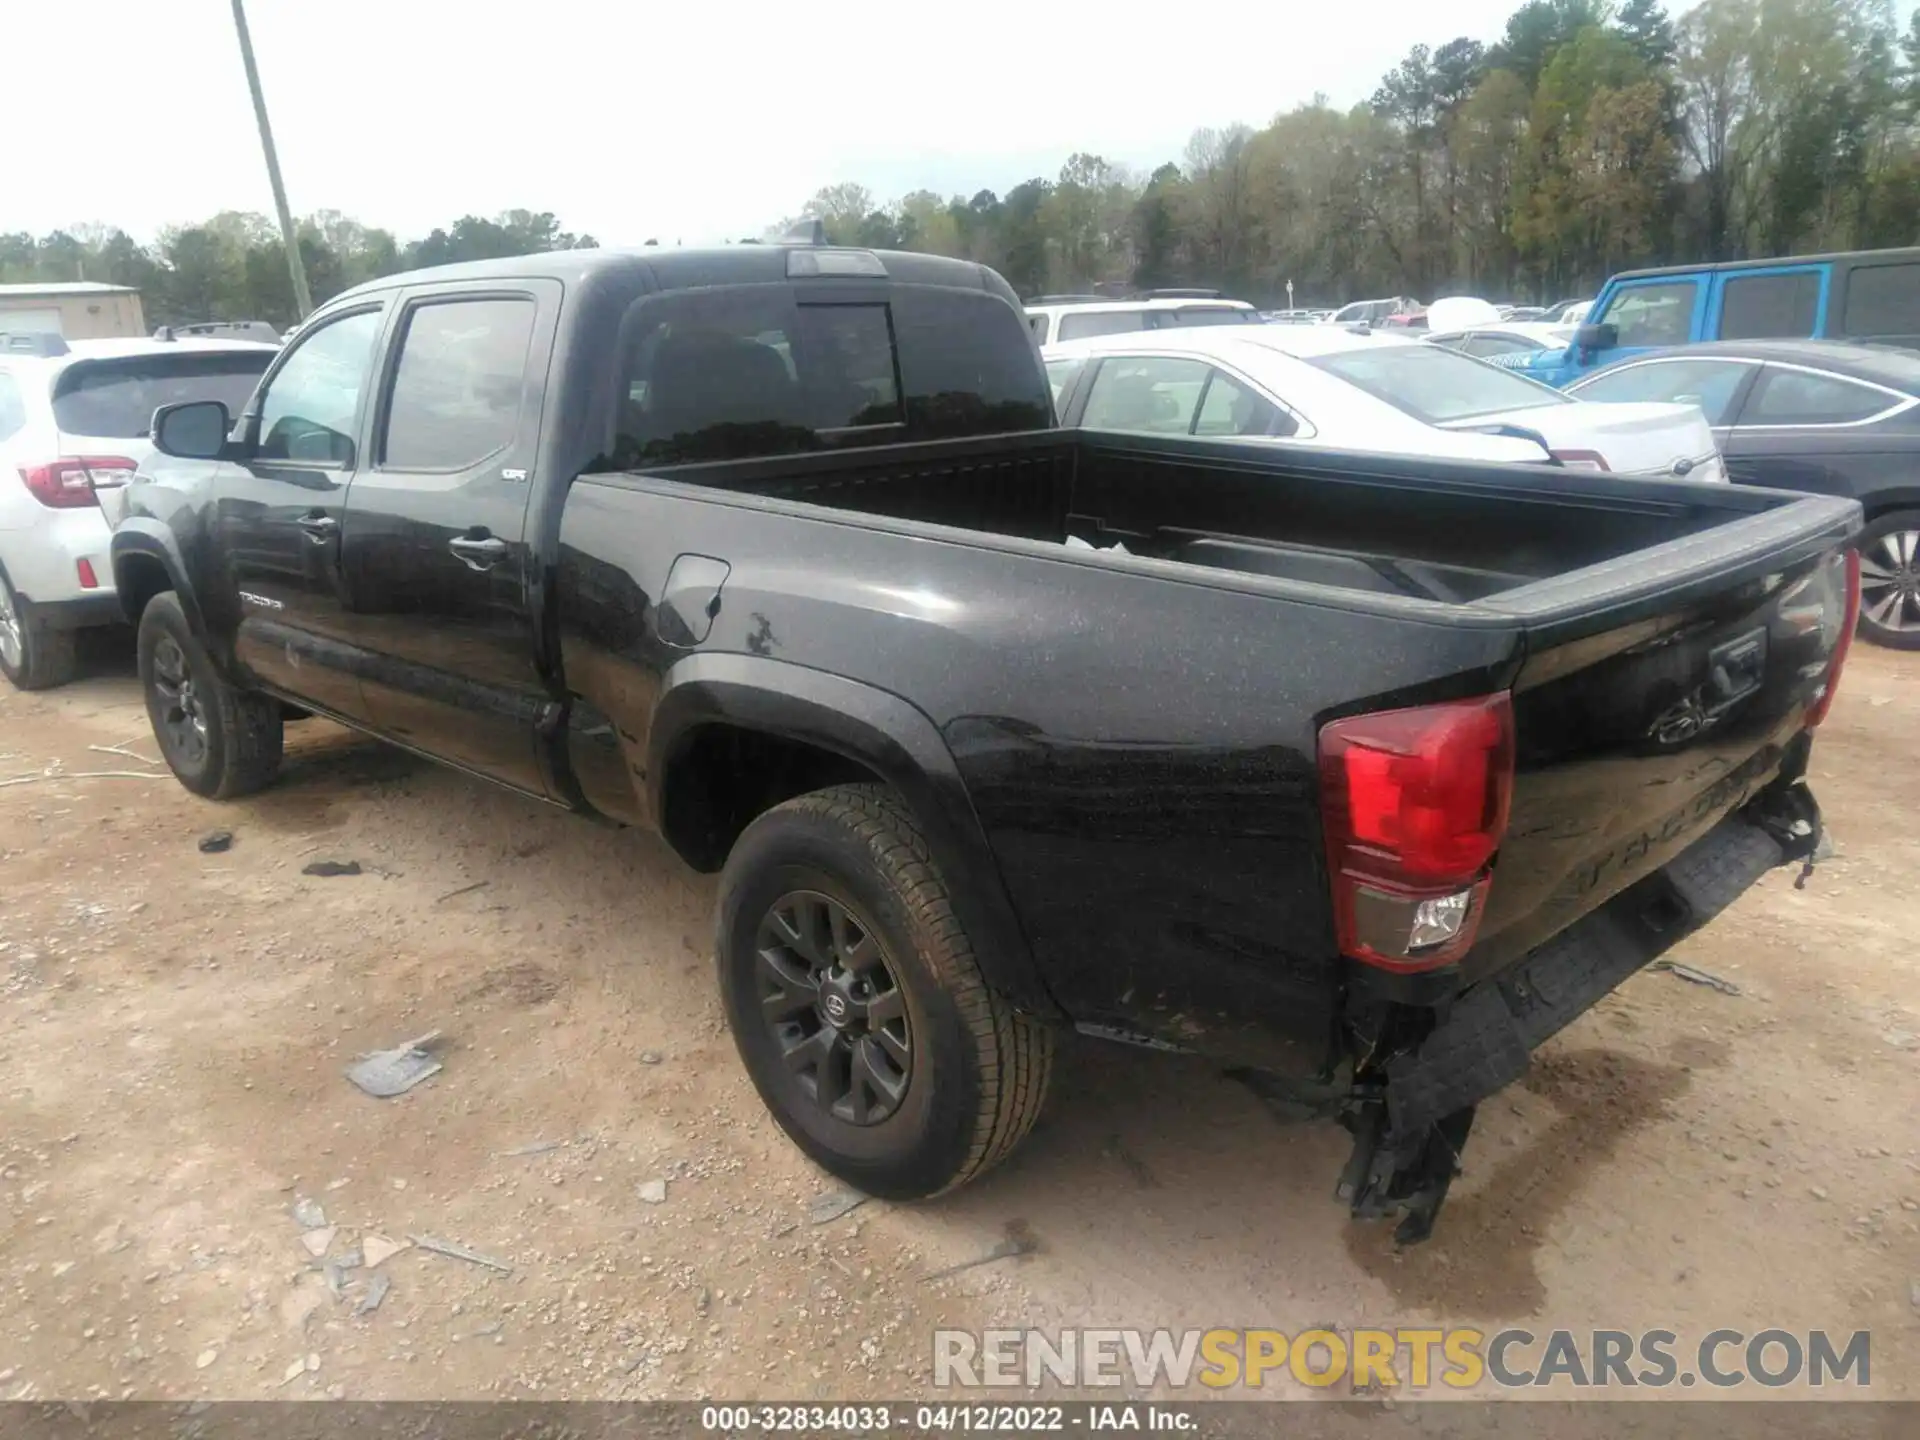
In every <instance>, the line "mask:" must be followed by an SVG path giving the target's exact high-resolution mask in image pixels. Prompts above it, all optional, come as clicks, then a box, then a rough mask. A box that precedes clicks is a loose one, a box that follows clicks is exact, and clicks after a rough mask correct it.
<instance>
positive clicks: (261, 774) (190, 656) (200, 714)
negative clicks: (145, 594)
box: [136, 590, 285, 800]
mask: <svg viewBox="0 0 1920 1440" xmlns="http://www.w3.org/2000/svg"><path fill="white" fill-rule="evenodd" d="M136 648H137V654H138V657H139V669H140V689H141V693H142V694H143V695H144V696H145V697H146V702H147V719H148V720H149V721H150V722H152V725H153V737H154V740H155V741H156V742H157V743H158V745H159V747H160V754H161V755H162V756H163V757H164V758H165V760H166V762H167V766H168V768H169V769H171V770H172V771H173V773H174V776H175V777H176V778H177V779H178V780H179V781H180V783H181V784H182V785H184V786H186V787H187V789H189V790H191V791H193V793H194V794H196V795H204V796H206V797H207V798H208V799H210V800H235V799H238V798H239V797H240V796H242V795H251V794H253V793H254V791H256V790H261V789H264V788H265V787H266V786H267V785H269V784H271V783H272V781H273V777H274V776H275V775H276V774H278V773H279V770H280V753H281V745H282V742H283V740H284V739H285V730H284V722H283V720H282V719H281V713H280V702H279V701H277V700H274V699H271V698H269V697H268V696H265V695H259V694H255V693H252V692H249V691H245V690H239V689H236V688H235V687H233V686H232V685H229V684H228V683H227V682H226V681H225V680H224V679H223V678H221V675H220V672H219V671H218V670H216V669H215V668H214V664H213V661H212V660H211V659H210V658H209V657H208V655H207V652H206V649H205V647H204V646H202V645H201V643H200V641H199V640H198V639H197V638H196V637H195V636H194V633H193V627H192V625H190V624H189V623H188V621H187V616H186V612H185V611H184V610H182V609H181V608H180V600H179V597H178V596H176V595H175V594H174V593H173V592H172V591H171V590H168V591H165V592H163V593H161V594H159V595H156V596H154V597H153V599H151V600H150V601H148V602H147V608H146V609H145V610H144V611H142V612H141V615H140V629H139V638H138V642H137V647H136ZM182 680H184V681H185V682H186V683H187V684H188V685H189V686H190V691H189V693H188V695H187V697H186V698H187V701H188V705H187V709H188V711H190V714H187V715H186V716H185V718H186V721H187V723H186V724H185V725H184V726H183V724H182V719H183V711H182V707H181V703H180V702H181V698H182V697H181V690H180V685H179V683H177V682H179V681H182ZM194 721H198V722H199V723H198V724H195V723H193V722H194ZM189 732H191V733H189Z"/></svg>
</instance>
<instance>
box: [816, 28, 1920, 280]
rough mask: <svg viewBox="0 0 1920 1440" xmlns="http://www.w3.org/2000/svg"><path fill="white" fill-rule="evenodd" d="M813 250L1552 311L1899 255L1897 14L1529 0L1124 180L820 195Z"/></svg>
mask: <svg viewBox="0 0 1920 1440" xmlns="http://www.w3.org/2000/svg"><path fill="white" fill-rule="evenodd" d="M802 215H803V216H805V217H816V218H819V219H820V220H822V221H824V222H825V224H826V227H827V231H828V234H829V236H830V237H832V238H833V239H835V240H838V241H841V242H844V243H850V244H861V245H872V246H893V247H898V248H906V249H920V250H931V251H937V252H939V253H942V254H949V255H961V256H966V257H969V258H972V259H976V260H981V261H984V262H986V263H988V264H991V265H993V266H994V267H995V268H996V269H998V270H1000V271H1001V272H1002V273H1003V274H1004V275H1006V277H1007V278H1008V280H1010V281H1011V282H1012V283H1013V285H1014V287H1015V288H1016V289H1018V290H1019V291H1020V292H1021V293H1022V294H1025V295H1032V294H1036V293H1039V292H1043V291H1047V292H1081V291H1087V290H1090V289H1101V290H1109V289H1111V290H1118V289H1124V288H1127V287H1147V288H1151V287H1160V286H1172V285H1208V286H1218V287H1222V288H1224V289H1226V290H1228V291H1229V292H1231V293H1234V294H1237V295H1241V296H1243V297H1244V298H1247V299H1251V300H1256V301H1259V302H1261V303H1276V304H1277V303H1282V302H1284V299H1285V292H1286V283H1287V281H1289V280H1292V281H1293V282H1294V296H1295V299H1296V301H1297V303H1299V304H1303V305H1304V304H1308V303H1313V302H1325V303H1333V302H1336V301H1344V300H1350V299H1356V298H1361V297H1365V296H1374V295H1394V294H1412V295H1415V296H1418V297H1420V298H1423V299H1432V298H1434V297H1435V296H1436V295H1440V294H1448V293H1466V294H1479V295H1484V296H1489V297H1493V298H1500V299H1506V298H1513V299H1528V298H1531V299H1536V300H1543V301H1551V300H1556V299H1562V298H1574V297H1577V296H1580V295H1590V294H1592V293H1593V291H1594V290H1595V289H1596V287H1597V286H1598V284H1599V283H1600V281H1601V280H1603V279H1604V278H1605V277H1606V276H1607V275H1609V274H1611V273H1612V272H1614V271H1616V270H1620V269H1625V268H1628V267H1631V266H1634V265H1641V264H1658V263H1667V262H1673V261H1682V260H1685V261H1698V260H1729V259H1738V258H1743V257H1747V256H1754V255H1782V254H1791V253H1795V252H1806V251H1809V250H1838V249H1854V248H1861V249H1866V248H1878V247H1882V246H1893V245H1912V244H1920V10H1916V11H1914V12H1912V13H1910V14H1909V15H1908V16H1907V17H1906V20H1905V23H1904V25H1902V23H1901V22H1900V20H1899V18H1898V16H1897V14H1896V12H1895V10H1894V7H1893V4H1892V0H1705V3H1703V4H1699V5H1697V6H1695V7H1694V8H1692V9H1690V10H1687V11H1686V12H1685V13H1683V14H1681V15H1679V16H1678V18H1677V19H1675V18H1672V17H1670V16H1669V14H1668V12H1667V10H1666V9H1665V7H1664V6H1663V5H1662V4H1661V3H1660V0H1620V3H1618V4H1614V3H1610V0H1528V3H1526V4H1524V5H1522V6H1521V7H1520V8H1519V9H1518V10H1516V11H1515V12H1514V13H1513V15H1512V16H1511V17H1510V18H1509V19H1508V21H1507V24H1506V28H1505V30H1504V32H1503V33H1502V34H1501V35H1500V36H1498V37H1497V38H1494V39H1492V40H1490V41H1482V40H1479V39H1475V38H1473V37H1470V36H1461V37H1459V38H1456V39H1452V40H1448V41H1446V42H1445V43H1443V44H1441V45H1438V46H1436V47H1429V46H1427V45H1415V46H1414V47H1413V48H1412V50H1410V51H1409V52H1408V54H1407V56H1406V58H1405V59H1404V60H1402V61H1401V62H1400V63H1399V64H1398V65H1397V66H1395V67H1394V68H1393V69H1392V70H1391V71H1389V72H1388V73H1387V74H1386V75H1385V76H1383V77H1382V78H1381V81H1380V85H1379V88H1378V89H1377V90H1376V91H1375V92H1374V94H1373V96H1372V97H1371V99H1369V100H1368V101H1366V102H1365V103H1363V104H1360V105H1356V106H1353V107H1352V108H1350V109H1344V110H1343V109H1339V108H1336V107H1334V106H1333V105H1331V104H1329V103H1328V102H1327V100H1326V98H1325V97H1324V96H1321V97H1316V98H1315V99H1314V100H1313V101H1312V102H1311V103H1309V104H1305V105H1301V106H1298V107H1297V108H1295V109H1293V110H1289V111H1286V112H1284V113H1282V114H1280V115H1277V116H1275V117H1274V118H1273V120H1272V121H1271V122H1269V123H1268V124H1267V125H1266V126H1265V127H1264V128H1263V129H1258V130H1256V129H1253V128H1251V127H1249V126H1245V125H1234V126H1229V127H1227V128H1225V129H1211V128H1209V129H1201V130H1196V131H1195V132H1194V134H1193V136H1192V138H1191V139H1190V140H1189V142H1188V144H1187V147H1186V152H1185V154H1184V155H1183V156H1182V157H1181V160H1180V162H1179V163H1177V164H1175V163H1168V164H1164V165H1162V166H1160V167H1159V168H1158V169H1156V170H1154V171H1153V172H1152V173H1151V174H1149V175H1146V176H1144V177H1143V176H1140V175H1137V174H1131V173H1129V172H1128V171H1127V170H1125V169H1124V168H1122V167H1120V166H1117V165H1113V164H1110V163H1109V162H1108V161H1106V160H1105V159H1103V158H1102V157H1100V156H1098V155H1092V154H1076V155H1074V156H1073V157H1072V158H1070V159H1069V160H1068V161H1067V163H1066V164H1065V166H1064V167H1062V169H1061V171H1060V173H1059V175H1058V176H1057V177H1056V178H1054V179H1052V180H1047V179H1044V178H1035V179H1032V180H1028V181H1026V182H1025V183H1024V184H1021V185H1017V186H1015V187H1014V188H1013V189H1011V190H1010V191H1008V192H1007V193H1006V195H1004V196H1000V195H996V194H994V192H992V191H990V190H982V191H980V192H979V193H978V194H976V195H974V196H972V197H971V198H966V197H963V196H955V197H952V198H950V199H942V198H941V197H940V196H937V195H935V194H933V193H931V192H929V191H924V190H922V191H916V192H914V193H913V194H910V195H907V196H905V197H904V198H902V199H900V200H898V201H896V202H894V203H892V204H886V205H878V204H875V203H874V199H873V196H872V195H871V193H870V192H869V191H868V190H866V189H865V188H864V187H863V186H860V185H858V184H851V183H849V184H841V185H834V186H830V187H828V188H827V189H824V190H822V191H820V192H819V193H818V194H817V195H815V196H814V197H813V198H812V200H810V201H809V202H808V203H807V205H806V206H805V207H804V209H803V211H802Z"/></svg>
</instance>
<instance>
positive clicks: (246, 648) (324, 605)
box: [207, 303, 386, 721]
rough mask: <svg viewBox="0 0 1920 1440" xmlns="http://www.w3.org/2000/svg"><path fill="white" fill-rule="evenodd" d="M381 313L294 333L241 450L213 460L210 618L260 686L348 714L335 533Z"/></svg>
mask: <svg viewBox="0 0 1920 1440" xmlns="http://www.w3.org/2000/svg"><path fill="white" fill-rule="evenodd" d="M385 322H386V310H385V306H384V304H382V303H374V304H370V305H368V306H366V307H364V308H361V309H355V310H349V311H346V312H344V313H342V314H339V315H336V316H332V317H329V318H328V319H327V320H326V321H325V323H323V324H320V325H318V326H316V327H315V328H313V329H312V330H309V331H307V332H305V333H304V334H302V335H300V336H299V337H298V338H297V339H296V340H295V341H294V342H293V344H292V345H291V346H289V347H288V350H287V353H286V354H285V355H284V356H282V357H281V359H280V360H279V361H278V363H276V364H275V366H274V368H273V370H272V372H271V373H270V374H269V375H268V377H267V379H266V381H265V383H264V384H263V386H262V388H261V391H260V393H259V395H258V396H257V397H256V399H255V402H254V407H253V409H252V411H251V412H250V413H249V416H248V418H247V421H246V423H245V426H244V431H245V433H244V440H245V444H244V446H243V452H242V453H243V455H244V458H243V459H241V460H237V461H232V462H228V463H225V464H223V465H222V466H221V467H220V472H219V476H218V478H217V480H216V485H215V494H216V500H215V505H214V524H215V526H216V527H217V528H218V532H219V542H218V545H217V551H218V553H220V554H222V555H224V556H225V557H226V558H227V561H228V564H229V565H230V566H231V575H230V580H231V583H232V591H231V592H227V593H223V594H220V595H216V596H210V597H207V598H208V599H209V600H210V601H212V602H213V605H212V606H211V607H210V614H209V618H210V620H212V621H213V623H214V625H215V626H216V628H217V629H223V630H226V631H227V633H228V634H230V635H231V637H232V646H233V653H234V656H235V658H236V659H237V660H238V661H239V663H240V664H241V665H242V666H243V667H244V668H246V669H247V670H249V671H251V672H252V674H253V675H254V677H255V678H256V679H257V680H258V681H259V682H260V683H261V684H262V685H265V686H266V687H268V688H270V689H273V690H277V691H280V692H281V693H283V694H285V695H288V696H291V697H293V698H295V699H297V700H300V701H301V702H303V703H305V704H308V705H312V706H314V707H316V708H318V709H321V710H326V711H330V712H332V713H333V714H335V715H339V716H341V717H342V718H344V719H348V720H355V721H364V720H365V718H366V706H365V704H364V703H363V702H362V699H361V694H360V685H359V682H358V681H357V680H356V679H355V676H354V671H355V668H356V666H355V663H354V656H353V653H352V644H351V641H350V638H349V637H348V635H347V634H346V619H347V609H346V603H345V596H344V594H343V592H342V589H341V576H340V534H341V521H342V518H343V516H344V515H345V512H346V500H347V488H348V486H349V485H350V484H351V483H352V482H353V478H354V475H355V472H356V470H357V469H358V468H359V467H360V464H361V461H362V459H363V458H364V457H363V456H362V455H361V454H360V446H361V421H362V418H363V416H364V415H365V413H366V409H367V397H368V396H369V394H370V393H371V391H372V377H373V368H374V363H373V357H374V353H375V347H376V344H377V342H378V341H379V338H380V332H381V329H382V327H383V326H384V324H385ZM221 589H222V591H223V592H225V591H226V587H225V586H222V587H221ZM235 592H237V593H235ZM229 598H231V603H233V605H234V609H233V610H232V612H231V613H229V614H226V615H224V616H223V615H221V614H220V609H221V607H222V606H223V604H224V603H227V602H228V601H229Z"/></svg>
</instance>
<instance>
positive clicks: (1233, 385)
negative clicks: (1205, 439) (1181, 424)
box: [1193, 370, 1299, 435]
mask: <svg viewBox="0 0 1920 1440" xmlns="http://www.w3.org/2000/svg"><path fill="white" fill-rule="evenodd" d="M1298 428H1299V426H1298V425H1297V424H1296V423H1295V422H1294V419H1293V417H1292V416H1291V415H1289V414H1287V413H1286V412H1285V411H1284V410H1282V409H1281V408H1280V407H1279V406H1277V405H1275V404H1274V403H1273V402H1272V401H1271V400H1269V399H1267V397H1266V396H1264V395H1261V394H1258V393H1256V392H1255V391H1253V390H1250V389H1248V388H1247V387H1246V386H1245V385H1242V384H1241V383H1240V382H1239V381H1238V380H1236V379H1234V378H1233V377H1232V376H1231V375H1228V374H1226V373H1225V372H1224V371H1220V370H1216V371H1214V372H1213V375H1212V377H1211V378H1210V379H1209V380H1208V381H1207V393H1206V394H1205V395H1204V396H1203V397H1202V398H1201V401H1200V413H1199V414H1198V415H1197V416H1195V417H1194V422H1193V433H1194V434H1196V435H1291V434H1293V432H1294V431H1295V430H1297V429H1298Z"/></svg>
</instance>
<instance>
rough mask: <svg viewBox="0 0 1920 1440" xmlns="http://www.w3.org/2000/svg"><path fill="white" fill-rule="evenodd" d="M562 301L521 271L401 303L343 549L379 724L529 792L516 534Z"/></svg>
mask: <svg viewBox="0 0 1920 1440" xmlns="http://www.w3.org/2000/svg"><path fill="white" fill-rule="evenodd" d="M559 299H560V290H559V286H558V284H556V283H555V282H553V281H524V282H510V283H507V284H504V285H503V284H500V283H498V282H494V283H490V284H476V285H475V286H473V287H471V288H470V289H456V290H444V289H436V290H435V291H434V292H433V293H432V294H431V295H430V296H420V297H417V298H409V299H406V300H403V303H402V309H401V312H400V314H399V316H398V318H397V319H396V321H395V341H394V343H393V344H392V345H390V346H388V347H387V352H388V357H389V358H388V361H387V364H386V366H385V373H384V375H383V377H382V384H381V387H380V388H381V392H382V394H383V395H384V400H383V402H382V403H381V404H380V405H379V407H378V408H377V411H376V414H375V418H374V425H373V427H372V429H373V436H372V453H371V455H370V456H369V461H370V463H369V464H367V465H366V466H364V467H362V469H361V470H360V472H359V474H358V475H357V476H356V477H355V480H354V487H353V495H352V497H351V500H350V503H349V504H348V507H347V515H346V532H345V537H344V550H343V556H344V564H345V567H346V577H347V587H348V591H349V593H350V594H351V595H352V596H353V602H354V615H353V617H352V625H353V629H354V633H355V638H356V643H357V646H358V648H359V649H360V650H361V651H362V652H363V654H364V656H365V665H366V668H365V670H364V671H363V677H362V684H363V687H364V689H365V691H366V695H367V705H368V709H369V710H370V711H371V713H372V717H373V724H374V727H375V728H376V729H377V730H379V731H380V732H381V733H382V734H385V735H388V736H390V737H391V738H393V739H395V740H398V741H400V742H401V743H403V744H407V745H412V746H415V747H417V748H419V749H421V750H424V751H427V752H428V753H430V754H432V755H434V756H436V757H438V758H441V759H444V760H449V761H452V762H453V763H455V764H457V765H461V766H464V767H465V768H467V769H469V770H474V771H477V772H479V773H480V774H483V775H486V776H488V777H490V778H492V779H495V780H499V781H503V782H505V783H506V784H509V785H513V786H516V787H518V788H520V789H523V790H527V791H531V792H533V793H534V794H539V795H544V794H546V793H547V788H548V787H547V784H546V781H545V778H544V775H543V772H542V769H541V766H540V763H539V760H538V753H537V749H536V741H535V732H536V727H537V725H538V724H539V721H540V719H541V716H542V715H543V714H544V712H545V710H546V708H547V705H548V703H549V698H550V697H549V695H548V692H547V690H546V688H545V686H544V684H543V683H542V680H541V677H540V674H539V671H538V669H537V668H536V664H535V659H536V653H537V647H536V638H537V637H536V636H535V634H534V622H533V607H532V604H531V601H530V590H531V587H532V585H533V584H534V582H535V580H536V579H537V576H536V575H535V573H534V570H533V564H532V561H531V558H530V552H529V547H528V536H527V533H526V529H527V510H528V500H529V497H530V496H531V495H532V493H533V487H534V484H535V476H534V453H535V447H536V444H537V442H538V440H539V424H540V403H541V391H542V388H543V387H542V383H541V382H543V381H544V379H545V376H546V368H547V359H548V356H549V354H550V353H551V349H552V342H553V328H554V322H555V319H556V317H557V314H558V311H559Z"/></svg>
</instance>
